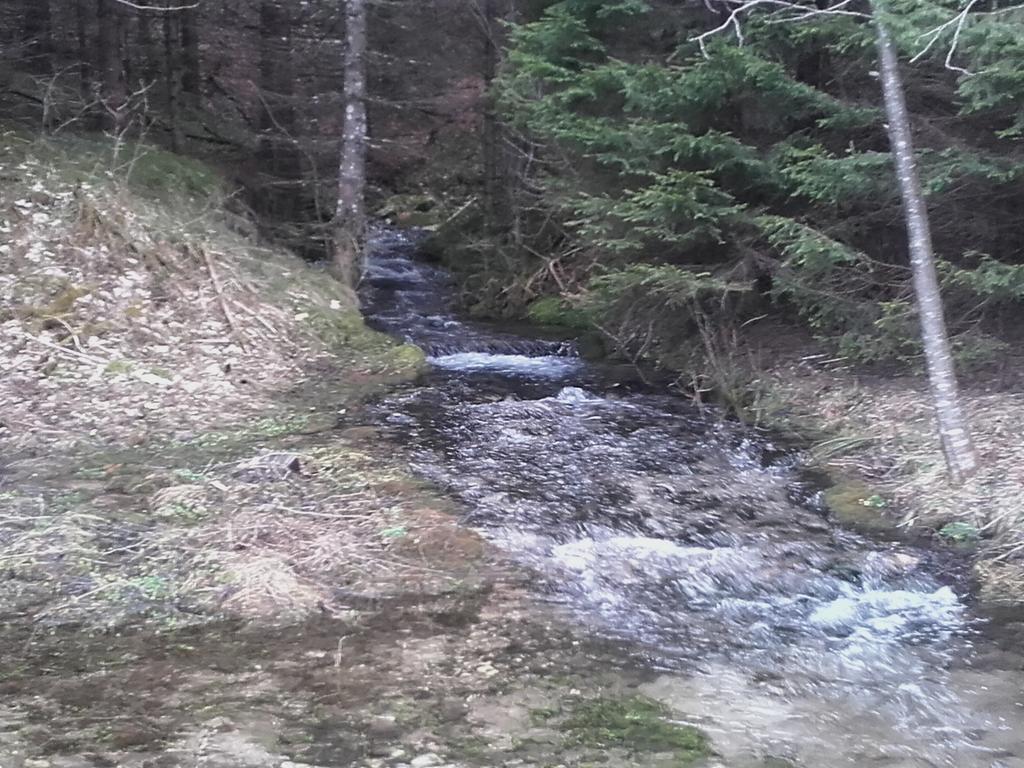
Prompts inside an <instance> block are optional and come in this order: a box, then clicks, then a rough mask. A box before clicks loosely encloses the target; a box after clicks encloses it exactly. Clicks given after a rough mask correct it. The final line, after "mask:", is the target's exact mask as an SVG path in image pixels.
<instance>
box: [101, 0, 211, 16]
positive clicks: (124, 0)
mask: <svg viewBox="0 0 1024 768" xmlns="http://www.w3.org/2000/svg"><path fill="white" fill-rule="evenodd" d="M114 2H115V3H118V4H119V5H124V6H127V7H129V8H133V9H135V10H136V11H162V12H163V13H167V12H169V11H191V10H194V9H196V8H198V7H199V5H200V0H196V2H194V3H192V4H191V5H171V6H167V5H142V4H140V3H133V2H131V0H114Z"/></svg>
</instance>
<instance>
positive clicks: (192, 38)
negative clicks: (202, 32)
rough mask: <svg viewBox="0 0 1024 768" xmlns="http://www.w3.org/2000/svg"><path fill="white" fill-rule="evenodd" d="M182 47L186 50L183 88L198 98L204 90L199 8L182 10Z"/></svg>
mask: <svg viewBox="0 0 1024 768" xmlns="http://www.w3.org/2000/svg"><path fill="white" fill-rule="evenodd" d="M181 48H182V51H183V52H184V62H183V65H182V78H181V88H182V90H183V91H184V92H185V93H187V94H188V95H189V96H194V97H196V98H197V99H198V97H199V96H200V93H201V91H202V64H201V62H200V60H199V59H200V54H199V9H198V8H189V9H187V10H184V11H182V12H181Z"/></svg>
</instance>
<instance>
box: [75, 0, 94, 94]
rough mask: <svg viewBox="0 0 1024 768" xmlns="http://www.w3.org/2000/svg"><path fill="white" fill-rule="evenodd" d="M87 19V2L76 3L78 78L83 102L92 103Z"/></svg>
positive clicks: (82, 0) (79, 0) (81, 0)
mask: <svg viewBox="0 0 1024 768" xmlns="http://www.w3.org/2000/svg"><path fill="white" fill-rule="evenodd" d="M88 29H89V27H88V19H87V17H86V10H85V0H78V1H77V2H76V3H75V37H77V38H78V39H77V44H78V54H77V55H78V77H79V79H80V80H81V82H80V83H79V90H80V92H81V94H82V102H83V103H84V104H89V103H91V102H92V66H91V65H90V62H89V31H88Z"/></svg>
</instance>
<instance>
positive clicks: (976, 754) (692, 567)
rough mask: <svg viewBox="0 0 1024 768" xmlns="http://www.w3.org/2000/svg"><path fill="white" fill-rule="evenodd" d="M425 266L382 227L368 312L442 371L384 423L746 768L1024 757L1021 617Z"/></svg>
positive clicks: (685, 409) (927, 555)
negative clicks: (1012, 621) (494, 315)
mask: <svg viewBox="0 0 1024 768" xmlns="http://www.w3.org/2000/svg"><path fill="white" fill-rule="evenodd" d="M415 256H416V254H415V245H414V243H413V242H412V241H410V240H406V239H404V238H403V237H402V236H400V235H397V234H394V233H387V234H384V235H382V236H381V237H380V239H379V242H378V243H377V248H376V254H375V256H374V257H373V258H372V259H371V261H370V263H369V267H368V270H367V274H366V276H365V279H364V286H363V296H364V301H365V304H366V306H367V312H368V316H369V318H370V320H371V321H372V322H373V323H374V324H376V325H377V326H378V327H380V328H381V329H384V330H387V331H389V332H391V333H394V334H396V335H399V336H402V337H404V338H406V339H407V340H408V341H410V342H412V343H415V344H418V345H420V346H421V347H422V348H423V349H424V350H425V351H426V352H427V354H428V355H429V359H430V361H431V362H432V364H433V369H432V372H431V373H430V374H429V375H428V376H427V377H426V379H425V381H424V382H423V384H422V386H419V387H417V388H415V389H410V390H407V391H404V392H402V393H399V394H397V395H394V396H392V397H390V398H388V399H387V400H386V401H384V402H382V403H380V404H379V406H378V407H377V411H376V418H377V419H378V420H379V421H380V423H382V424H384V425H387V426H388V427H389V428H390V431H391V433H392V434H393V435H394V437H395V439H396V440H398V441H401V442H402V443H403V444H404V445H405V446H406V448H407V450H408V451H409V453H410V455H411V456H412V460H413V462H414V466H415V468H416V470H417V471H418V472H419V473H421V474H422V475H423V476H425V477H427V478H429V479H431V480H433V481H435V482H436V483H438V484H439V485H441V486H442V487H444V488H446V489H447V490H449V491H451V492H452V493H453V494H455V495H456V496H457V497H458V498H459V499H461V500H462V501H463V502H464V504H465V509H466V524H467V525H470V526H472V527H474V528H475V529H477V530H479V531H481V532H482V533H483V534H484V535H485V536H486V537H487V538H488V539H490V540H491V541H492V542H493V543H495V544H496V545H497V546H498V547H500V548H501V549H503V550H504V551H505V552H507V553H508V554H509V555H510V556H511V557H512V558H513V559H515V560H516V561H518V562H520V563H521V564H523V565H525V566H528V567H530V568H532V569H533V570H534V571H535V572H536V573H537V575H538V579H537V586H536V590H537V594H538V595H539V596H542V597H543V598H544V599H547V600H551V601H553V602H555V603H558V604H559V605H561V606H564V607H565V608H566V609H567V610H568V611H569V612H570V613H571V614H572V616H573V617H574V619H575V620H576V621H577V622H578V623H579V624H580V625H581V626H584V627H586V628H587V629H588V630H589V631H592V632H593V633H594V634H595V635H596V636H601V637H609V638H614V639H617V640H621V641H626V642H627V643H628V644H629V645H630V646H631V647H632V648H634V649H635V650H636V652H637V654H639V656H640V657H642V658H644V659H645V660H646V661H645V663H646V665H647V666H648V667H649V668H650V669H651V670H652V671H657V672H659V673H660V676H659V677H658V678H657V679H656V680H655V681H654V682H652V683H650V684H649V685H648V686H647V688H648V692H649V693H650V694H651V695H653V696H656V697H657V698H660V699H662V700H665V701H669V702H671V703H672V704H673V705H674V706H677V707H678V708H679V709H681V710H683V711H686V712H690V713H692V716H693V718H694V720H695V721H696V722H699V723H700V724H701V725H702V726H703V727H705V728H706V729H707V730H708V732H709V733H710V734H711V735H712V737H713V738H714V740H715V744H716V748H717V749H718V750H719V752H720V753H721V754H722V756H723V759H724V760H725V761H726V762H727V763H728V764H732V765H748V764H753V763H750V762H748V759H749V758H750V756H753V755H766V754H771V755H781V756H784V757H786V758H787V759H791V760H793V761H795V762H796V763H797V764H799V765H805V766H815V767H816V768H817V767H821V766H840V765H856V766H868V765H870V766H964V767H974V766H978V767H981V766H984V767H986V768H996V767H997V766H998V767H999V768H1012V767H1019V766H1024V746H1022V742H1024V703H1022V702H1024V693H1022V690H1024V656H1022V655H1021V653H1020V651H1019V650H1018V649H1019V646H1017V645H1016V644H1015V643H1008V642H1007V641H1006V638H1007V637H1008V636H1009V635H1008V633H1010V632H1011V631H1012V627H1013V626H1019V625H1008V626H1009V627H1011V628H1010V629H1005V628H1004V629H996V628H995V627H993V626H991V625H990V624H988V623H986V622H984V621H982V620H981V619H980V618H979V617H978V616H977V615H975V613H974V612H972V609H971V607H970V605H969V599H968V595H967V594H966V592H967V590H966V587H965V585H964V584H963V583H962V582H961V581H958V580H957V579H956V578H955V577H953V576H950V575H949V574H950V573H951V571H955V569H951V568H950V567H949V563H948V562H947V561H945V560H944V558H943V556H941V555H938V554H936V553H933V552H930V551H928V550H926V549H921V548H916V547H914V546H912V545H910V544H907V543H901V542H892V541H888V542H884V541H876V540H871V539H869V538H865V537H864V536H861V535H859V534H856V533H853V532H851V531H848V530H844V529H842V528H840V527H839V526H837V525H835V524H834V523H833V522H832V521H830V520H829V519H828V517H827V515H826V514H825V513H824V511H823V510H822V508H821V507H820V506H819V504H818V503H817V500H816V494H815V489H814V488H813V485H812V484H811V483H809V482H808V481H807V478H806V476H805V475H804V474H803V473H802V471H801V468H800V465H799V461H798V457H797V456H796V455H794V454H793V453H791V452H790V451H787V450H785V449H784V448H781V447H779V446H776V445H774V444H773V443H772V440H771V437H770V436H767V435H764V434H760V433H756V432H754V431H752V430H750V429H747V428H745V427H741V426H738V425H733V424H729V423H727V422H723V421H722V420H721V419H720V418H717V417H716V415H715V414H713V413H711V414H709V413H704V412H701V411H698V410H697V409H695V408H694V407H692V406H691V405H689V404H688V403H687V402H685V401H683V400H681V399H678V398H674V397H669V396H665V395H661V394H656V393H652V392H650V391H645V389H644V387H642V386H641V385H639V384H638V383H637V382H636V381H635V380H634V379H631V378H630V377H629V376H624V375H623V374H622V371H621V370H620V369H615V368H612V367H608V366H602V365H599V364H594V363H589V362H585V361H583V360H580V359H579V358H578V357H576V356H575V354H574V349H573V346H572V345H571V344H568V343H565V342H563V341H558V340H555V341H551V340H544V339H535V338H529V337H525V336H520V335H516V334H514V333H510V332H508V331H507V330H505V329H502V328H496V327H490V326H487V325H484V324H478V323H471V322H468V321H464V320H462V319H460V318H458V317H457V316H456V315H455V313H454V312H453V311H452V310H451V308H450V295H451V292H450V290H449V287H448V282H449V280H448V276H447V275H446V274H445V273H444V272H443V271H442V270H440V269H438V268H436V267H434V266H431V265H428V264H425V263H423V262H420V261H417V260H416V258H415ZM1006 646H1011V647H1009V648H1008V647H1006Z"/></svg>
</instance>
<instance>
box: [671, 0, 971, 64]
mask: <svg viewBox="0 0 1024 768" xmlns="http://www.w3.org/2000/svg"><path fill="white" fill-rule="evenodd" d="M976 1H977V0H975V2H976ZM852 3H853V0H838V2H835V3H832V4H831V5H829V6H827V7H825V8H818V7H817V6H816V5H805V4H803V3H801V2H799V0H724V5H725V7H726V9H731V10H730V11H729V15H728V16H727V17H726V19H725V21H723V22H722V23H721V24H719V25H718V26H717V27H714V28H712V29H709V30H707V31H705V32H702V33H701V34H699V35H697V36H695V37H692V38H690V40H691V41H694V42H696V43H697V44H698V45H699V46H700V50H701V53H703V54H704V55H705V56H707V55H708V52H707V49H706V47H705V46H706V43H707V40H708V39H710V38H712V37H714V36H715V35H718V34H721V33H722V32H724V31H725V30H727V29H729V28H730V27H731V28H732V30H733V32H734V33H735V35H736V40H737V42H738V43H739V44H740V45H743V42H744V37H743V27H742V24H741V21H742V19H743V17H744V16H746V15H748V14H749V13H750V12H751V11H752V10H754V9H755V8H758V7H761V6H768V8H770V9H772V12H773V13H774V14H775V17H774V18H769V19H768V21H767V23H769V24H784V23H789V22H797V21H803V20H804V19H809V18H812V17H817V16H852V17H855V18H860V19H868V18H870V14H867V13H864V12H862V11H854V10H850V8H849V6H850V5H851V4H852Z"/></svg>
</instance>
